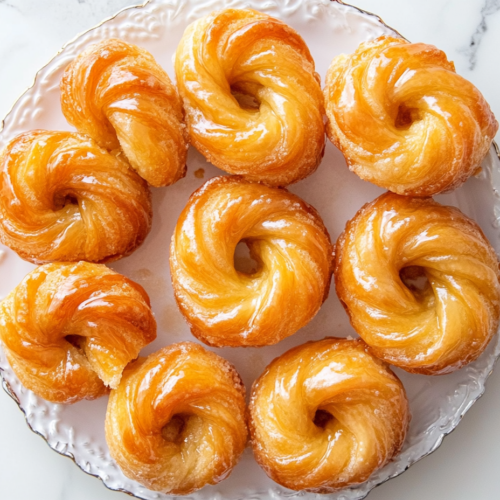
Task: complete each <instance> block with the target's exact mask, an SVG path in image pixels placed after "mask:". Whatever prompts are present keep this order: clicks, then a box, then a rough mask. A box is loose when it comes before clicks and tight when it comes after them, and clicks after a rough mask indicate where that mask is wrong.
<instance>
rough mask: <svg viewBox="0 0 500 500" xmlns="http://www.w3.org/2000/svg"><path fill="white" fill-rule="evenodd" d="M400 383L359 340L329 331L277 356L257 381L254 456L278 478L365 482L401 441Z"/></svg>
mask: <svg viewBox="0 0 500 500" xmlns="http://www.w3.org/2000/svg"><path fill="white" fill-rule="evenodd" d="M409 419H410V414H409V408H408V401H407V398H406V393H405V390H404V387H403V385H402V384H401V382H400V381H399V379H398V378H397V377H396V376H395V375H394V374H393V373H392V372H391V370H390V369H389V368H388V367H387V366H386V365H385V364H384V363H382V362H381V361H379V360H378V359H376V358H375V357H373V356H372V355H371V354H369V353H368V351H367V346H366V344H365V343H364V342H363V341H360V340H356V341H355V340H346V339H337V338H326V339H324V340H320V341H316V342H308V343H307V344H303V345H301V346H298V347H295V348H293V349H291V350H290V351H288V352H286V353H285V354H283V355H281V356H280V357H279V358H277V359H275V360H274V361H273V362H272V363H271V364H270V365H269V366H268V367H267V368H266V370H265V371H264V373H263V374H262V375H261V376H260V378H259V379H257V381H256V382H255V383H254V386H253V389H252V395H251V401H250V432H251V439H252V446H253V451H254V455H255V458H256V460H257V462H258V463H259V464H260V466H261V467H262V468H263V469H264V470H265V472H266V473H267V474H268V475H269V476H270V477H271V478H272V479H274V480H275V481H276V482H278V483H279V484H281V485H283V486H286V487H287V488H291V489H293V490H308V491H314V492H318V493H331V492H334V491H336V490H339V489H342V488H345V487H347V486H349V485H354V484H357V483H361V482H363V481H365V480H366V479H368V477H369V476H370V475H371V474H372V473H373V472H375V471H376V470H377V469H379V468H381V467H383V466H384V465H385V464H386V463H387V462H389V461H390V460H391V459H392V458H393V457H394V456H395V455H396V454H397V453H398V452H399V450H400V449H401V446H402V445H403V442H404V439H405V436H406V431H407V428H408V423H409Z"/></svg>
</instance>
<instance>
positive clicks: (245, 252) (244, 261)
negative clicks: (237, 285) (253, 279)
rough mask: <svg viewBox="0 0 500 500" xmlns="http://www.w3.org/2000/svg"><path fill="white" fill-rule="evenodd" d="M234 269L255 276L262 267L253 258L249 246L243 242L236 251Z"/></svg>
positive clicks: (237, 246)
mask: <svg viewBox="0 0 500 500" xmlns="http://www.w3.org/2000/svg"><path fill="white" fill-rule="evenodd" d="M234 268H235V269H236V271H238V272H239V273H242V274H248V275H252V274H255V273H256V272H257V271H258V270H259V268H260V266H259V263H258V262H257V261H256V260H255V259H254V258H253V256H252V253H251V251H250V248H249V246H248V244H247V243H246V242H245V241H244V240H242V241H240V242H239V243H238V244H237V245H236V249H235V251H234Z"/></svg>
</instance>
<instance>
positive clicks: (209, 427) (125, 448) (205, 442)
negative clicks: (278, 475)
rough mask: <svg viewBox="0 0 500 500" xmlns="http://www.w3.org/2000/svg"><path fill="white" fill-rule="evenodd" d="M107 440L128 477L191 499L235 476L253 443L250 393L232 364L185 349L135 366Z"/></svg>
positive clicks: (118, 393) (115, 401)
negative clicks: (248, 409)
mask: <svg viewBox="0 0 500 500" xmlns="http://www.w3.org/2000/svg"><path fill="white" fill-rule="evenodd" d="M106 440H107V442H108V446H109V449H110V452H111V455H112V457H113V458H114V459H115V460H116V462H117V463H118V465H119V466H120V468H121V469H122V471H123V473H124V474H125V475H126V476H127V477H129V478H131V479H134V480H135V481H138V482H139V483H141V484H142V485H143V486H145V487H146V488H149V489H150V490H154V491H161V492H163V493H167V494H172V495H186V494H188V493H191V492H193V491H195V490H198V489H200V488H202V487H203V486H205V485H206V484H216V483H218V482H220V481H222V480H223V479H225V478H226V477H227V476H228V475H229V474H230V473H231V471H232V469H233V467H234V466H235V465H236V463H237V462H238V460H239V457H240V455H241V453H242V452H243V450H244V448H245V444H246V441H247V425H246V404H245V387H244V386H243V383H242V381H241V379H240V377H239V375H238V373H237V372H236V370H235V369H234V367H233V366H232V365H231V364H230V363H229V362H228V361H226V360H225V359H223V358H221V357H219V356H217V355H216V354H214V353H212V352H209V351H207V350H205V349H204V348H203V347H201V346H200V345H198V344H195V343H193V342H180V343H178V344H173V345H171V346H168V347H164V348H163V349H161V350H160V351H158V352H156V353H154V354H151V355H150V356H149V357H148V358H147V359H144V358H142V359H141V358H140V359H139V360H138V361H136V362H135V363H132V364H131V365H129V367H128V368H127V369H126V370H125V372H124V374H123V380H122V382H121V384H120V386H119V387H118V389H116V390H114V391H111V395H110V398H109V403H108V411H107V414H106Z"/></svg>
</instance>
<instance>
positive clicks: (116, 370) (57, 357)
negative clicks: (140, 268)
mask: <svg viewBox="0 0 500 500" xmlns="http://www.w3.org/2000/svg"><path fill="white" fill-rule="evenodd" d="M155 337H156V322H155V320H154V317H153V313H152V311H151V308H150V304H149V298H148V296H147V294H146V292H145V291H144V289H143V288H142V287H141V286H140V285H138V284H137V283H134V282H133V281H130V280H129V279H127V278H125V277H124V276H122V275H120V274H118V273H115V272H114V271H112V270H111V269H108V268H107V267H105V266H103V265H100V264H90V263H87V262H79V263H75V264H46V265H44V266H41V267H39V268H37V269H35V270H34V271H33V272H31V273H30V274H28V276H26V277H25V278H24V280H23V281H22V282H21V283H20V284H19V285H18V286H17V287H16V288H15V289H14V290H13V291H12V292H11V293H10V294H9V295H8V296H7V298H6V299H5V300H4V301H3V302H2V303H1V304H0V340H1V341H2V343H3V345H4V346H5V353H6V355H7V359H8V361H9V363H10V365H11V366H12V369H13V370H14V372H15V373H16V375H17V376H18V377H19V379H20V380H21V382H22V384H23V385H24V386H25V387H27V388H28V389H30V390H31V391H33V392H34V393H35V394H37V395H39V396H41V397H43V398H44V399H47V400H48V401H52V402H54V403H65V404H69V403H74V402H76V401H79V400H81V399H95V398H98V397H100V396H102V395H104V394H106V393H107V392H108V388H107V386H108V387H112V388H114V387H117V386H118V383H119V381H120V378H121V374H122V371H123V369H124V368H125V366H126V365H127V363H128V362H129V361H131V360H133V359H135V358H136V357H137V356H138V354H139V351H140V350H141V349H142V348H143V347H144V346H145V345H147V344H149V343H150V342H152V341H153V340H154V339H155Z"/></svg>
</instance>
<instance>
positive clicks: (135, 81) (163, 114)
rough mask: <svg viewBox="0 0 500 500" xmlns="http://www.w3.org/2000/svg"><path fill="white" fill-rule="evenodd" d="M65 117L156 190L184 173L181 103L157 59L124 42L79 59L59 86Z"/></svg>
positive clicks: (101, 46) (103, 44) (106, 45)
mask: <svg viewBox="0 0 500 500" xmlns="http://www.w3.org/2000/svg"><path fill="white" fill-rule="evenodd" d="M61 105H62V110H63V113H64V116H65V117H66V119H67V120H68V121H69V123H71V124H72V125H74V126H75V127H76V128H77V130H78V131H79V132H82V133H85V134H88V135H90V136H91V137H92V138H94V140H95V141H97V143H98V144H99V145H100V146H102V147H104V148H107V149H108V150H114V149H117V148H119V147H121V148H122V149H123V151H124V153H125V155H126V157H127V158H128V161H129V162H130V164H131V165H132V167H133V168H134V169H135V170H136V171H137V172H138V173H139V175H140V176H141V177H142V178H144V179H146V180H147V181H148V182H149V184H151V185H152V186H155V187H160V186H167V185H170V184H173V183H174V182H176V181H178V180H179V179H180V178H181V177H183V176H184V175H185V172H186V155H187V147H188V146H187V135H186V133H185V125H184V119H183V111H182V104H181V100H180V98H179V96H178V94H177V90H176V88H175V86H174V85H173V84H172V82H171V81H170V78H169V77H168V75H167V74H166V73H165V71H163V69H162V68H161V67H160V66H159V65H158V64H157V62H156V61H155V60H154V58H153V56H152V55H151V54H150V53H149V52H147V51H145V50H143V49H140V48H139V47H136V46H135V45H132V44H129V43H126V42H124V41H122V40H115V39H110V40H103V41H102V42H100V43H98V44H96V45H92V46H91V47H89V48H88V49H87V50H85V51H84V52H83V53H82V54H80V55H79V56H78V57H77V58H76V59H75V60H74V61H73V62H72V63H71V64H70V65H69V66H68V68H67V69H66V71H65V73H64V75H63V78H62V80H61Z"/></svg>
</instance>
